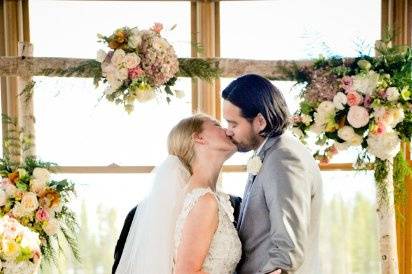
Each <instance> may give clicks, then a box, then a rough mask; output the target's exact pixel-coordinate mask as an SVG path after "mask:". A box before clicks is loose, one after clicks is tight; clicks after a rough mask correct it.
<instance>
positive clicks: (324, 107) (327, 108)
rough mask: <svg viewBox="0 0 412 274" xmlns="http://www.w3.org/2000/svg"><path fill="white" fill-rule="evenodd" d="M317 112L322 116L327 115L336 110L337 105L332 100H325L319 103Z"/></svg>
mask: <svg viewBox="0 0 412 274" xmlns="http://www.w3.org/2000/svg"><path fill="white" fill-rule="evenodd" d="M317 112H318V114H319V115H320V116H327V115H328V114H330V113H333V112H335V105H334V104H333V102H330V101H323V102H322V103H320V104H319V106H318V108H317Z"/></svg>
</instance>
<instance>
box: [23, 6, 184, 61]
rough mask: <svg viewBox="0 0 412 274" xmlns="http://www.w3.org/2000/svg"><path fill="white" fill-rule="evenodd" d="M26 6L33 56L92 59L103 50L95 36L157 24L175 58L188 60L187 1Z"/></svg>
mask: <svg viewBox="0 0 412 274" xmlns="http://www.w3.org/2000/svg"><path fill="white" fill-rule="evenodd" d="M29 4H30V35H31V42H32V43H33V44H34V55H35V56H52V57H77V58H95V56H96V51H97V50H98V49H100V48H102V49H105V48H104V45H103V44H101V43H98V42H97V36H96V35H97V33H101V34H103V35H109V34H111V33H112V32H113V31H114V30H115V29H117V28H119V27H124V26H129V27H139V28H140V29H147V28H150V27H151V26H152V25H153V23H154V22H160V23H163V25H164V27H165V28H164V30H163V31H162V35H163V36H164V37H165V38H166V39H168V41H169V42H170V43H171V44H172V45H174V47H175V50H176V53H177V55H178V56H179V57H190V47H191V45H190V2H183V1H169V2H163V1H139V2H137V1H54V0H53V1H52V0H46V1H30V3H29ZM174 25H176V28H175V29H174V30H172V31H170V29H171V28H172V27H173V26H174ZM45 30H47V31H45ZM51 36H53V37H51ZM56 36H58V38H56Z"/></svg>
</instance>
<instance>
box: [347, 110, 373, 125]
mask: <svg viewBox="0 0 412 274" xmlns="http://www.w3.org/2000/svg"><path fill="white" fill-rule="evenodd" d="M347 119H348V122H349V124H350V125H351V126H353V127H354V128H361V127H364V126H366V125H367V124H368V123H369V113H368V111H367V110H366V108H364V107H361V106H351V107H350V109H349V112H348V117H347Z"/></svg>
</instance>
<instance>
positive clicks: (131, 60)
mask: <svg viewBox="0 0 412 274" xmlns="http://www.w3.org/2000/svg"><path fill="white" fill-rule="evenodd" d="M124 63H125V65H126V68H128V69H131V68H135V67H137V66H138V65H139V64H140V57H139V56H138V55H137V54H136V53H128V54H126V57H125V58H124Z"/></svg>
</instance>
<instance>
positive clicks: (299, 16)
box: [220, 0, 381, 60]
mask: <svg viewBox="0 0 412 274" xmlns="http://www.w3.org/2000/svg"><path fill="white" fill-rule="evenodd" d="M220 9H221V16H220V18H221V56H222V57H226V58H247V59H268V60H283V59H304V58H313V57H318V56H319V54H323V55H342V56H357V55H358V51H363V52H365V53H367V52H368V50H369V49H370V47H371V46H373V45H374V44H375V41H376V40H378V39H380V26H381V19H380V15H381V1H376V0H364V1H357V0H348V1H340V0H331V1H322V0H309V1H298V0H292V1H285V0H281V1H274V0H272V1H226V2H222V3H221V7H220ZM245 18H247V19H248V20H245ZM254 18H259V20H255V19H254ZM366 18H367V20H365V19H366ZM326 22H327V23H326ZM372 54H373V52H372Z"/></svg>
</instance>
